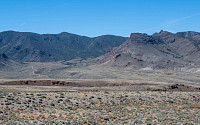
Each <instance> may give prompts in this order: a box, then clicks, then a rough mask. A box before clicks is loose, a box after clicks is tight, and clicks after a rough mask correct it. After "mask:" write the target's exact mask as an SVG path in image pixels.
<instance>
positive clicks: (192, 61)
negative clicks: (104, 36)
mask: <svg viewBox="0 0 200 125" xmlns="http://www.w3.org/2000/svg"><path fill="white" fill-rule="evenodd" d="M180 34H181V35H180ZM186 34H187V35H186ZM198 36H200V35H199V34H196V33H195V35H192V33H191V32H190V34H188V33H187V32H185V33H176V34H173V33H170V32H167V31H160V32H159V33H155V34H153V35H147V34H142V33H132V34H131V35H130V38H129V39H128V40H127V41H126V42H124V43H123V44H122V45H120V46H119V47H116V48H114V49H112V50H111V51H110V52H108V53H106V54H105V55H103V56H100V57H98V58H96V59H95V61H94V62H93V63H98V64H101V65H107V66H114V67H115V66H117V67H124V68H145V67H150V68H153V69H154V68H158V69H161V68H166V69H174V68H177V67H185V66H191V65H192V66H197V65H199V62H200V49H199V47H200V41H199V39H198V38H199V37H198Z"/></svg>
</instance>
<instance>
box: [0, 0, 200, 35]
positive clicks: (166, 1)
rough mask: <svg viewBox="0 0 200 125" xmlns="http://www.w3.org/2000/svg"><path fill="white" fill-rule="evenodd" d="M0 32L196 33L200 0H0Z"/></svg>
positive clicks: (82, 33)
mask: <svg viewBox="0 0 200 125" xmlns="http://www.w3.org/2000/svg"><path fill="white" fill-rule="evenodd" d="M0 5H1V7H0V31H7V30H15V31H24V32H36V33H43V34H44V33H60V32H70V33H75V34H79V35H85V36H91V37H94V36H99V35H104V34H113V35H120V36H129V35H130V33H133V32H142V33H148V34H152V33H154V32H159V31H160V30H167V31H171V32H179V31H198V32H200V7H199V6H200V0H0Z"/></svg>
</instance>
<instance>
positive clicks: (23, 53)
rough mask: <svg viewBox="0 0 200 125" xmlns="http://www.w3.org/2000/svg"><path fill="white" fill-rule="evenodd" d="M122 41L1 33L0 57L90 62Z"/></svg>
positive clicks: (63, 34) (62, 34)
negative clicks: (86, 60) (88, 59)
mask: <svg viewBox="0 0 200 125" xmlns="http://www.w3.org/2000/svg"><path fill="white" fill-rule="evenodd" d="M126 39H127V38H126V37H121V36H114V35H103V36H99V37H94V38H90V37H86V36H80V35H75V34H71V33H67V32H62V33H60V34H37V33H31V32H15V31H5V32H1V33H0V53H5V54H6V56H8V57H9V58H10V59H11V60H15V61H18V62H49V61H59V60H71V59H75V58H83V59H87V58H94V57H98V56H100V55H103V54H105V53H106V52H107V51H109V50H111V49H112V48H113V47H116V46H119V45H121V44H122V43H123V42H125V41H126Z"/></svg>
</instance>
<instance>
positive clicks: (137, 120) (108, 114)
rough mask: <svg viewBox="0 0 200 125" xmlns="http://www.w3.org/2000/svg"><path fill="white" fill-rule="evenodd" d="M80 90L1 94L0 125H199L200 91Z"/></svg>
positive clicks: (115, 88)
mask: <svg viewBox="0 0 200 125" xmlns="http://www.w3.org/2000/svg"><path fill="white" fill-rule="evenodd" d="M44 88H47V89H48V86H46V87H44ZM60 88H61V87H60ZM69 88H70V87H69ZM108 88H109V90H108ZM57 89H58V88H57ZM70 89H72V88H70ZM77 89H78V90H81V91H74V92H68V91H66V92H50V91H49V92H39V91H38V92H37V91H36V92H34V91H32V92H31V91H30V89H28V90H29V91H30V92H26V88H24V91H21V92H20V94H19V93H18V94H16V93H15V92H1V93H0V96H1V97H4V98H0V101H1V102H2V104H1V105H0V124H15V123H16V124H92V125H98V124H128V125H129V124H149V125H150V124H183V123H185V124H186V123H190V124H200V123H199V121H200V120H199V118H200V99H199V98H198V97H200V93H199V92H152V91H127V90H126V89H127V87H120V88H119V87H112V88H111V87H104V88H101V90H98V91H88V90H87V91H86V88H77ZM87 89H88V88H87ZM94 89H97V88H93V90H94ZM132 89H133V88H132ZM33 90H35V89H33ZM52 90H53V88H52ZM33 99H34V100H33ZM172 101H173V103H172Z"/></svg>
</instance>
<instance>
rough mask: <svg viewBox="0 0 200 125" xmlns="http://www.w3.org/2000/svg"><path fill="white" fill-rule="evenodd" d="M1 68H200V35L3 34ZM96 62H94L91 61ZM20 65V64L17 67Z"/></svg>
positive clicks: (0, 46) (189, 32)
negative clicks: (71, 63) (79, 63)
mask: <svg viewBox="0 0 200 125" xmlns="http://www.w3.org/2000/svg"><path fill="white" fill-rule="evenodd" d="M0 53H2V54H0V65H1V67H3V66H4V65H5V64H9V63H8V62H12V63H13V62H14V61H16V62H55V61H61V60H65V61H68V60H73V59H77V58H81V59H84V60H86V62H87V64H88V65H93V64H95V65H102V66H109V67H123V68H125V69H177V68H183V67H199V66H200V65H199V64H200V33H198V32H193V31H188V32H178V33H171V32H168V31H163V30H161V31H160V32H159V33H154V34H152V35H148V34H145V33H132V34H131V35H130V37H129V38H127V37H121V36H114V35H103V36H99V37H94V38H90V37H86V36H80V35H75V34H71V33H66V32H63V33H60V34H36V33H30V32H15V31H5V32H1V33H0ZM91 58H92V59H91ZM15 64H16V63H15Z"/></svg>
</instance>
